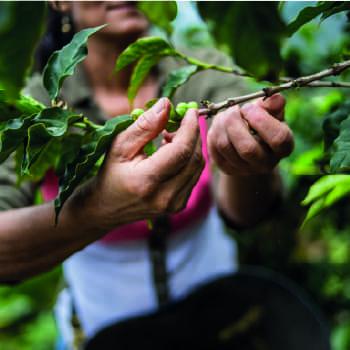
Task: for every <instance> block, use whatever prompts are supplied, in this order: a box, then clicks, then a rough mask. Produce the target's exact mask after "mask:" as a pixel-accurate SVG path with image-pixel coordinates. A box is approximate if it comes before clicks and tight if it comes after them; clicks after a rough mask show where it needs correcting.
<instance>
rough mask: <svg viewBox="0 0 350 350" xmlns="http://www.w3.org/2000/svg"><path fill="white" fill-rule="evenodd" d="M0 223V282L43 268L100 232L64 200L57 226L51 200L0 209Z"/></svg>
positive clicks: (25, 276) (42, 269)
mask: <svg viewBox="0 0 350 350" xmlns="http://www.w3.org/2000/svg"><path fill="white" fill-rule="evenodd" d="M0 222H1V226H0V282H1V281H15V280H22V279H25V278H28V277H31V276H33V275H36V274H38V273H41V272H43V271H46V270H48V269H50V268H52V267H53V266H55V265H56V264H58V263H60V262H62V261H63V260H64V259H66V258H67V257H68V256H70V255H71V254H73V253H74V252H76V251H78V250H80V249H82V248H84V247H85V246H86V245H88V244H89V243H91V242H93V241H95V240H96V239H98V238H100V237H101V236H102V235H103V233H104V232H103V231H102V230H100V229H99V228H98V227H94V226H93V225H92V224H91V222H92V220H91V217H89V216H88V213H84V212H82V210H81V208H79V206H78V205H77V204H76V203H74V204H73V203H66V205H65V207H64V208H63V210H62V213H61V214H60V219H59V222H58V224H57V226H55V224H54V223H55V220H54V206H53V203H46V204H44V205H40V206H33V207H27V208H21V209H13V210H9V211H4V212H0Z"/></svg>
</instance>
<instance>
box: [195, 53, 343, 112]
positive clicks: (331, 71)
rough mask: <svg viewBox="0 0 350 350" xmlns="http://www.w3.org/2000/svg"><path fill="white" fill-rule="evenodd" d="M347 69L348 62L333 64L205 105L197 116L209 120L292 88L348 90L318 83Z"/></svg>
mask: <svg viewBox="0 0 350 350" xmlns="http://www.w3.org/2000/svg"><path fill="white" fill-rule="evenodd" d="M348 68H350V60H347V61H344V62H340V63H335V64H333V65H332V67H330V68H327V69H325V70H322V71H321V72H318V73H315V74H311V75H306V76H303V77H299V78H295V79H292V80H289V81H287V82H285V83H282V84H280V85H275V86H268V87H265V88H263V89H261V90H260V91H257V92H254V93H251V94H247V95H243V96H237V97H231V98H228V99H227V100H225V101H222V102H218V103H210V102H209V103H205V105H206V108H202V109H200V110H199V114H200V115H204V114H205V115H207V117H208V118H210V117H211V116H213V115H214V114H216V113H217V112H218V111H220V110H221V109H224V108H228V107H231V106H235V105H237V104H240V103H243V102H247V101H250V100H254V99H256V98H259V97H264V98H268V97H270V96H272V95H274V94H276V93H278V92H281V91H284V90H289V89H293V88H301V87H347V88H349V87H350V84H349V83H333V82H322V81H319V80H320V79H323V78H326V77H330V76H336V75H339V74H340V73H342V72H343V71H345V70H346V69H348Z"/></svg>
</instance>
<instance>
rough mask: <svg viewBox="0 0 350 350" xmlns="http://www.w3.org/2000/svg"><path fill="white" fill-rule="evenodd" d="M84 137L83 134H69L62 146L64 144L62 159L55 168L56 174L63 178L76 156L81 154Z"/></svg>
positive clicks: (61, 153)
mask: <svg viewBox="0 0 350 350" xmlns="http://www.w3.org/2000/svg"><path fill="white" fill-rule="evenodd" d="M83 138H84V136H83V135H82V134H75V133H74V134H68V135H66V136H65V137H64V138H63V140H62V142H61V144H64V147H62V149H61V151H60V153H59V154H60V157H59V159H58V162H57V164H56V167H55V173H56V175H58V176H62V175H63V174H64V171H65V169H66V167H67V166H68V164H70V163H72V162H73V161H74V159H75V157H76V155H77V154H78V153H79V152H80V148H81V146H82V144H83Z"/></svg>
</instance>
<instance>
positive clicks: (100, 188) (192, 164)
mask: <svg viewBox="0 0 350 350" xmlns="http://www.w3.org/2000/svg"><path fill="white" fill-rule="evenodd" d="M168 114H169V101H168V100H167V99H162V100H160V101H159V102H158V103H157V104H156V105H154V106H153V107H152V109H150V110H148V111H147V112H146V113H145V114H144V115H142V116H141V117H140V118H139V119H138V120H137V121H136V122H135V123H133V124H132V125H131V126H130V127H129V128H128V129H127V130H125V131H124V132H123V133H121V134H119V135H118V136H117V137H116V139H115V141H114V143H113V145H112V147H111V149H110V151H109V154H108V156H107V159H106V161H105V164H104V166H103V168H102V169H101V171H100V173H99V175H98V176H97V177H95V178H94V179H92V180H91V181H90V182H89V183H87V184H85V185H83V186H81V187H80V189H78V190H77V191H76V192H75V193H74V194H73V196H72V197H71V198H70V199H69V200H68V201H67V202H66V204H65V206H64V208H63V210H62V212H61V215H60V220H59V223H58V226H57V227H55V226H54V209H53V204H52V203H47V204H44V205H41V206H35V207H27V208H22V209H14V210H9V211H4V212H1V213H0V222H1V225H0V281H16V280H20V279H24V278H27V277H30V276H33V275H35V274H38V273H40V272H42V271H45V270H47V269H49V268H51V267H52V266H54V265H56V264H57V263H60V262H61V261H63V260H64V259H65V258H67V257H68V256H69V255H71V254H73V253H74V252H76V251H78V250H80V249H82V248H84V247H85V246H86V245H88V244H89V243H91V242H93V241H95V240H97V239H99V238H100V237H102V236H103V234H105V233H106V232H108V231H109V230H110V229H112V228H114V227H117V226H119V225H122V224H126V223H130V222H133V221H135V220H141V219H145V218H152V217H155V216H157V215H160V214H163V213H172V212H177V211H179V210H181V209H183V208H184V206H185V204H186V201H187V198H188V196H189V194H190V192H191V190H192V187H193V186H194V184H195V182H194V181H193V178H194V179H198V177H199V176H200V173H201V171H202V169H203V163H204V162H203V158H202V155H201V143H200V137H199V127H198V120H197V119H198V114H197V112H196V111H195V110H190V111H188V112H187V114H186V116H185V118H184V119H183V121H182V123H181V126H180V128H179V129H178V131H177V132H176V134H175V135H174V137H173V138H172V139H171V140H169V142H166V143H165V145H163V146H162V147H161V148H160V149H159V150H158V151H157V152H156V153H154V154H153V155H152V156H151V157H146V155H145V154H144V153H143V151H142V150H143V147H144V146H145V145H146V144H147V143H148V142H149V141H150V140H152V139H154V138H155V137H156V136H157V135H158V134H159V133H160V132H161V131H162V130H163V129H164V126H165V124H166V122H167V118H168Z"/></svg>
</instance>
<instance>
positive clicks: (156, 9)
mask: <svg viewBox="0 0 350 350" xmlns="http://www.w3.org/2000/svg"><path fill="white" fill-rule="evenodd" d="M137 7H138V9H139V10H140V11H142V12H143V13H144V14H145V15H146V17H147V18H148V19H149V20H150V22H152V23H153V24H155V25H156V26H158V27H160V28H161V29H163V30H164V31H165V32H166V33H167V34H171V33H172V31H173V27H172V25H171V21H173V20H174V19H175V18H176V15H177V5H176V1H140V2H138V4H137Z"/></svg>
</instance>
